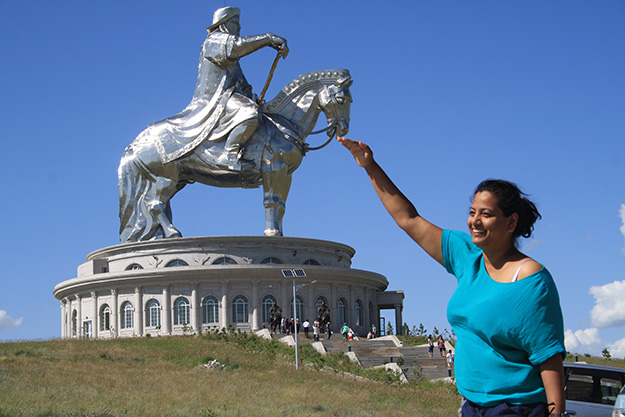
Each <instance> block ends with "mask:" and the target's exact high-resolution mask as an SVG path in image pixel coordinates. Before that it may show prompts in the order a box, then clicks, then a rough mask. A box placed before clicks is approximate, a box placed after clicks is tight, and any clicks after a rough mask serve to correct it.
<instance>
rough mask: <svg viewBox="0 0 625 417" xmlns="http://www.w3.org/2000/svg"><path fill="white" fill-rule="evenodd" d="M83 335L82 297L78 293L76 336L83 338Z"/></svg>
mask: <svg viewBox="0 0 625 417" xmlns="http://www.w3.org/2000/svg"><path fill="white" fill-rule="evenodd" d="M82 335H83V331H82V299H81V298H80V295H78V294H76V337H77V338H81V337H82Z"/></svg>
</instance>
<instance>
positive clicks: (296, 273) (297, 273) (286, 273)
mask: <svg viewBox="0 0 625 417" xmlns="http://www.w3.org/2000/svg"><path fill="white" fill-rule="evenodd" d="M282 276H283V277H284V278H293V326H294V327H295V369H296V370H299V352H298V333H299V326H298V325H297V298H295V297H296V295H295V293H296V292H297V291H298V290H299V289H300V288H304V287H305V286H307V285H311V284H314V283H315V282H317V280H314V281H311V282H307V283H306V284H300V285H295V278H306V272H304V270H303V269H283V270H282Z"/></svg>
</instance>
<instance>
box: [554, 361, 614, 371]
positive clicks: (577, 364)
mask: <svg viewBox="0 0 625 417" xmlns="http://www.w3.org/2000/svg"><path fill="white" fill-rule="evenodd" d="M563 365H564V367H565V368H567V367H568V368H578V369H596V370H598V371H610V372H620V373H623V374H625V368H615V367H613V366H603V365H593V364H589V363H582V362H564V363H563Z"/></svg>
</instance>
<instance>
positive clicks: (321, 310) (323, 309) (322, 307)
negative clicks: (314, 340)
mask: <svg viewBox="0 0 625 417" xmlns="http://www.w3.org/2000/svg"><path fill="white" fill-rule="evenodd" d="M329 310H330V309H329V308H328V306H327V305H326V302H325V301H322V302H321V305H320V306H319V310H318V312H319V321H322V319H323V316H324V315H325V314H326V312H328V311H329Z"/></svg>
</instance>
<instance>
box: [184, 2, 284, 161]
mask: <svg viewBox="0 0 625 417" xmlns="http://www.w3.org/2000/svg"><path fill="white" fill-rule="evenodd" d="M239 16H240V10H239V8H238V7H223V8H221V9H218V10H217V11H215V14H214V16H213V24H212V25H211V26H209V27H208V29H207V31H208V36H207V37H206V40H205V41H204V44H203V45H202V51H201V54H200V62H199V66H198V79H197V84H196V87H195V93H194V96H193V98H194V100H195V99H196V98H200V97H203V98H205V99H208V100H210V103H212V104H214V105H215V106H221V107H222V108H220V109H217V111H218V112H220V116H219V120H218V121H217V123H216V125H214V127H213V129H212V131H211V133H210V135H209V136H208V140H210V141H219V140H224V139H225V145H224V151H225V152H224V154H222V155H221V156H220V157H219V159H218V160H217V163H218V164H220V165H225V166H227V167H233V166H234V164H236V163H237V162H240V163H241V168H242V169H249V168H252V167H253V165H254V162H253V161H251V160H243V159H242V158H241V156H242V154H243V150H244V146H245V143H246V142H247V141H248V139H249V138H250V137H251V136H252V134H253V133H254V131H255V130H256V129H257V128H258V125H259V123H260V118H261V114H260V109H259V107H258V104H257V103H256V101H255V100H254V99H255V96H254V94H252V86H251V85H250V84H249V83H248V82H247V80H246V79H245V76H244V75H243V71H242V70H241V66H240V65H239V59H240V58H242V57H244V56H246V55H249V54H251V53H252V52H256V51H258V50H259V49H261V48H264V47H266V46H270V47H272V48H274V49H276V50H277V51H278V52H279V54H280V56H282V57H283V58H286V56H287V55H288V53H289V48H288V47H287V44H286V39H284V38H281V37H279V36H276V35H274V34H272V33H267V34H265V35H254V36H240V33H241V25H240V24H239ZM192 103H193V102H192ZM191 111H193V110H191Z"/></svg>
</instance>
